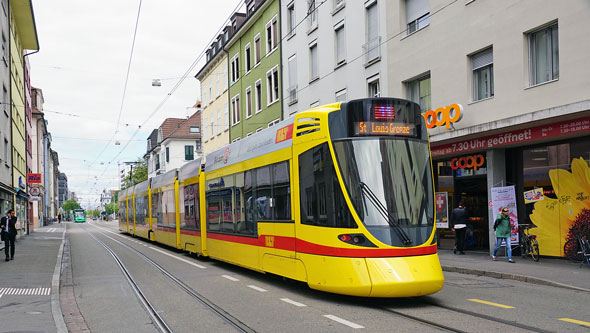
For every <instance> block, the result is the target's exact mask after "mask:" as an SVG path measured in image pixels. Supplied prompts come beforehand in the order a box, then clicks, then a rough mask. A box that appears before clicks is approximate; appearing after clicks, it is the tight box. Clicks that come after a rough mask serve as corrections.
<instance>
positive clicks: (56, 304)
mask: <svg viewBox="0 0 590 333" xmlns="http://www.w3.org/2000/svg"><path fill="white" fill-rule="evenodd" d="M66 231H67V226H65V225H64V232H63V234H62V236H61V237H62V239H61V245H60V246H59V252H58V253H57V262H56V264H55V269H54V270H53V278H52V280H51V313H52V315H53V321H54V322H55V328H56V329H57V332H59V333H61V332H64V333H67V332H68V328H67V326H66V322H65V321H64V316H63V313H62V312H61V303H60V301H59V289H60V287H59V284H60V278H61V261H62V257H63V252H64V244H65V240H66Z"/></svg>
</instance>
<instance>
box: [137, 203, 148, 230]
mask: <svg viewBox="0 0 590 333" xmlns="http://www.w3.org/2000/svg"><path fill="white" fill-rule="evenodd" d="M146 198H147V197H136V198H135V224H145V202H146V201H147V200H146Z"/></svg>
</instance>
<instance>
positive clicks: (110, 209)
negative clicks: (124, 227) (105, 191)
mask: <svg viewBox="0 0 590 333" xmlns="http://www.w3.org/2000/svg"><path fill="white" fill-rule="evenodd" d="M104 210H105V211H106V212H107V214H109V215H110V214H112V213H119V206H117V204H116V203H110V204H108V205H106V206H105V207H104Z"/></svg>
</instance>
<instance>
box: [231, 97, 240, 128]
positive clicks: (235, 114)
mask: <svg viewBox="0 0 590 333" xmlns="http://www.w3.org/2000/svg"><path fill="white" fill-rule="evenodd" d="M231 112H232V120H231V121H232V122H231V124H232V126H233V125H235V124H237V123H239V122H240V95H236V96H235V97H234V98H232V100H231Z"/></svg>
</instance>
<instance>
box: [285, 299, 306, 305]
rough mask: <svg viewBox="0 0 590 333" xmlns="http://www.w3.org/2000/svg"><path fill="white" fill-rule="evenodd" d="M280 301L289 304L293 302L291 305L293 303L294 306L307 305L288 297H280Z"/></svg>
mask: <svg viewBox="0 0 590 333" xmlns="http://www.w3.org/2000/svg"><path fill="white" fill-rule="evenodd" d="M281 301H283V302H287V303H289V304H293V305H295V306H299V307H301V306H307V305H305V304H303V303H299V302H295V301H294V300H292V299H288V298H281Z"/></svg>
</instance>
